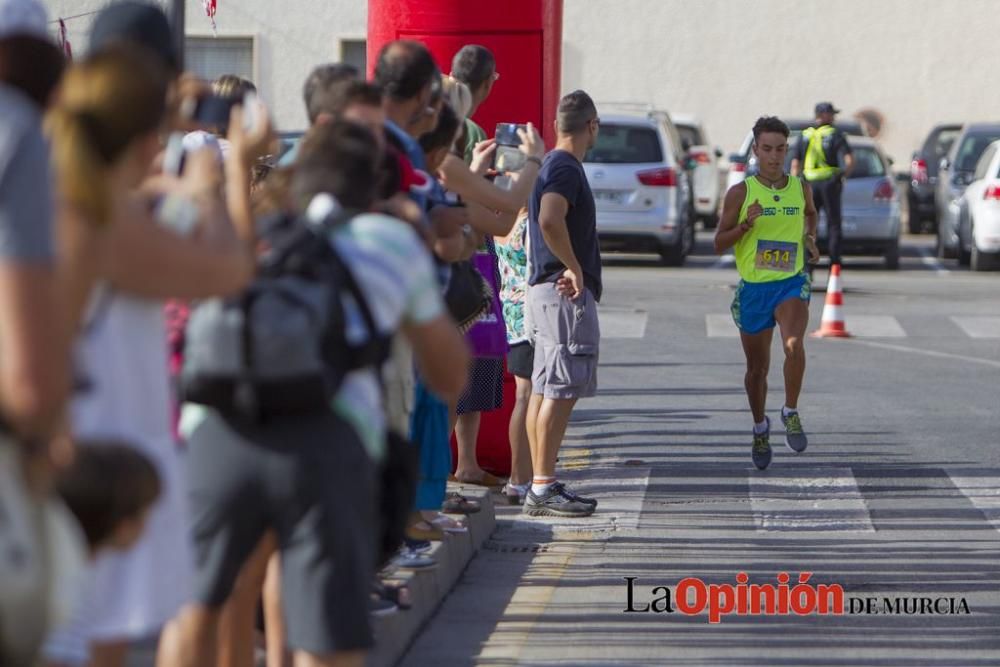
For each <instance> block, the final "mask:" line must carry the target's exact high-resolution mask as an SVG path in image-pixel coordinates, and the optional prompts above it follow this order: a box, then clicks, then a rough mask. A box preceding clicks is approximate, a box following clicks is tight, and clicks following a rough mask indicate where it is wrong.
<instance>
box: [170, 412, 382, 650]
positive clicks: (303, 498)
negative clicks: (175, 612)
mask: <svg viewBox="0 0 1000 667" xmlns="http://www.w3.org/2000/svg"><path fill="white" fill-rule="evenodd" d="M188 451H189V455H188V457H187V459H188V479H189V483H190V510H191V514H192V517H193V521H192V529H193V533H194V542H195V555H196V558H197V571H196V577H195V597H196V600H197V601H198V602H200V603H202V604H204V605H206V606H209V607H212V608H218V607H220V606H221V605H222V604H223V603H224V602H225V600H226V598H228V597H229V594H230V593H231V592H232V589H233V584H234V582H235V581H236V576H237V574H238V573H239V571H240V568H241V567H242V565H243V564H244V563H245V562H246V560H247V558H248V557H249V556H250V554H251V553H252V552H253V550H254V548H255V547H256V546H257V543H258V542H259V541H260V538H261V536H262V535H263V534H264V532H265V531H266V530H268V529H273V530H274V531H275V533H276V534H277V537H278V548H279V550H280V553H281V591H282V605H283V608H284V614H285V619H286V623H287V626H288V646H289V647H290V648H292V649H293V650H301V651H305V652H308V653H312V654H314V655H329V654H331V653H334V652H337V651H351V650H363V649H369V648H371V647H372V646H373V643H374V642H373V637H372V630H371V625H370V623H369V615H368V597H369V593H370V591H371V585H372V581H373V578H374V574H375V573H374V570H375V560H376V557H375V544H376V539H377V535H376V532H377V531H376V516H375V509H374V508H375V507H377V503H376V498H375V494H376V489H375V469H374V465H373V463H372V461H371V459H370V458H369V456H368V454H367V452H366V451H365V449H364V446H363V445H362V444H361V441H360V439H359V438H358V436H357V434H356V433H355V431H354V429H353V428H352V427H351V426H350V425H348V424H347V423H346V422H345V421H343V420H342V419H340V418H339V417H336V416H335V415H333V414H332V413H331V414H329V415H322V416H315V417H305V418H303V417H297V418H295V419H288V420H282V421H280V422H278V421H275V422H273V423H269V424H267V425H264V426H260V427H256V426H255V427H253V428H250V427H246V426H241V425H237V424H234V423H231V422H229V421H227V420H225V419H224V418H222V417H221V416H220V415H219V414H218V413H216V412H214V411H209V416H208V417H207V418H206V419H205V420H204V421H203V422H202V423H201V424H199V425H198V426H197V428H195V430H194V432H193V433H192V434H191V437H190V438H189V439H188Z"/></svg>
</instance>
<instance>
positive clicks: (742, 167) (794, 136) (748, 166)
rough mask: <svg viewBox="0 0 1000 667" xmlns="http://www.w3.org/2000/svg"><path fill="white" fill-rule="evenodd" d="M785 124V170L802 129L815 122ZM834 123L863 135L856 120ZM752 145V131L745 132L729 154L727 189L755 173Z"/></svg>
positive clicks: (845, 131) (755, 160) (851, 132)
mask: <svg viewBox="0 0 1000 667" xmlns="http://www.w3.org/2000/svg"><path fill="white" fill-rule="evenodd" d="M785 124H787V125H788V129H789V130H791V134H789V136H788V157H787V158H786V159H785V170H786V171H787V170H788V169H789V167H790V165H791V163H792V157H793V156H794V155H795V148H796V147H797V146H798V140H799V136H800V135H801V134H802V131H803V130H805V129H806V128H809V127H812V126H813V125H814V124H815V121H812V120H786V121H785ZM835 125H836V127H838V128H839V129H840V130H841V131H843V132H844V133H845V134H847V135H848V136H852V137H863V136H865V131H864V128H862V127H861V124H860V123H858V122H855V121H843V122H839V123H836V124H835ZM752 146H753V132H752V131H751V132H748V133H747V136H746V138H745V139H744V140H743V143H742V144H740V150H739V151H738V152H736V153H733V154H731V155H730V156H729V173H728V174H727V176H726V190H727V191H728V190H729V188H731V187H733V186H734V185H736V184H737V183H742V182H743V179H745V178H746V177H747V176H753V175H754V174H756V173H757V158H755V157H754V155H753V151H752V150H750V149H751V147H752Z"/></svg>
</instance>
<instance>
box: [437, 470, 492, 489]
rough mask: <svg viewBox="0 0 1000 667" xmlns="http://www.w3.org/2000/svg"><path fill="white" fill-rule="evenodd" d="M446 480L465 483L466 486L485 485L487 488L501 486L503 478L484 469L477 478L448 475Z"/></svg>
mask: <svg viewBox="0 0 1000 667" xmlns="http://www.w3.org/2000/svg"><path fill="white" fill-rule="evenodd" d="M448 481H449V482H454V483H455V484H465V485H467V486H485V487H487V488H493V487H497V486H503V483H504V480H502V479H500V478H499V477H497V476H496V475H494V474H492V473H488V472H486V471H483V476H482V477H480V478H479V479H478V480H463V479H459V478H457V477H455V476H454V475H449V476H448Z"/></svg>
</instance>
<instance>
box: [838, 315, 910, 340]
mask: <svg viewBox="0 0 1000 667" xmlns="http://www.w3.org/2000/svg"><path fill="white" fill-rule="evenodd" d="M845 319H846V326H847V330H848V331H850V332H851V335H852V336H855V337H856V338H906V331H904V330H903V327H902V326H900V324H899V321H898V320H897V319H896V318H895V317H892V316H890V315H848V316H847V317H846V318H845Z"/></svg>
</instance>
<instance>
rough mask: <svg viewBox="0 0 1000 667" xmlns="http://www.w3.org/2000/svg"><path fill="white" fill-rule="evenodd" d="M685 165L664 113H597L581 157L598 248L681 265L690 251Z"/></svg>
mask: <svg viewBox="0 0 1000 667" xmlns="http://www.w3.org/2000/svg"><path fill="white" fill-rule="evenodd" d="M613 106H615V105H612V104H607V103H606V104H598V105H597V107H598V109H602V110H603V109H610V108H611V107H613ZM687 166H688V165H687V161H686V158H685V157H684V149H683V147H682V145H681V139H680V135H679V134H678V132H677V128H676V127H674V124H673V122H672V121H671V120H670V115H669V114H667V113H666V112H665V111H655V110H650V111H645V112H629V113H625V112H623V113H609V114H604V113H602V114H601V127H600V131H599V133H598V135H597V144H596V145H595V146H594V148H592V149H591V150H590V151H588V152H587V155H586V156H585V157H584V159H583V167H584V169H585V170H586V172H587V179H588V180H589V181H590V188H591V190H593V192H594V203H595V204H596V207H597V234H598V236H599V238H600V241H601V250H602V251H633V252H634V251H640V252H655V253H658V254H659V255H660V256H661V257H662V259H663V262H664V263H665V264H667V265H670V266H680V265H681V264H683V263H684V259H685V258H686V257H687V256H688V254H690V252H691V250H692V248H693V247H694V208H693V205H692V198H691V177H690V173H689V171H688V169H687Z"/></svg>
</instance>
